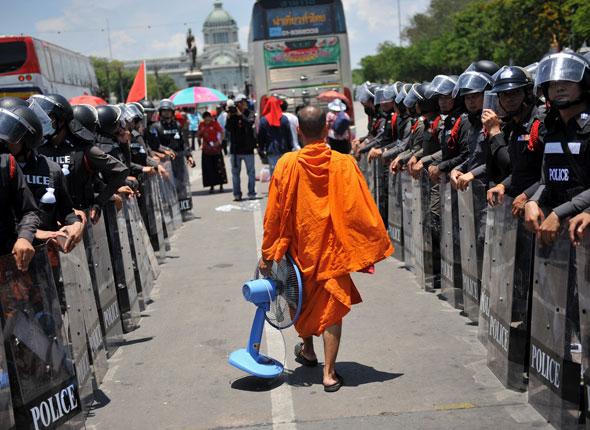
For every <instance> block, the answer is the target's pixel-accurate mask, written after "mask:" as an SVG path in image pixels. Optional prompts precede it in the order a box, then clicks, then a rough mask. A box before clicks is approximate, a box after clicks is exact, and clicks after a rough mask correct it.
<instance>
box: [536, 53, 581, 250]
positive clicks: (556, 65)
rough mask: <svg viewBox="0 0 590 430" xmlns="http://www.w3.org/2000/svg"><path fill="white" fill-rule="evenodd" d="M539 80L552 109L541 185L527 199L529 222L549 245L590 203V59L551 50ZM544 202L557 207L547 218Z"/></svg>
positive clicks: (547, 126) (538, 75)
mask: <svg viewBox="0 0 590 430" xmlns="http://www.w3.org/2000/svg"><path fill="white" fill-rule="evenodd" d="M535 85H536V86H537V87H538V88H540V89H541V90H542V91H543V94H544V96H545V98H546V99H547V101H548V102H549V104H550V106H551V109H550V111H549V112H548V113H547V116H546V118H545V127H546V134H545V138H544V155H543V168H542V177H541V185H540V187H539V189H538V190H537V192H536V193H535V195H534V196H533V197H532V198H531V199H530V201H529V202H527V203H526V206H525V221H526V224H527V226H528V228H529V229H530V230H531V231H534V232H536V233H538V236H539V237H540V239H541V242H543V243H544V244H549V243H552V242H553V241H555V239H556V238H557V235H558V233H559V229H560V226H561V223H562V222H563V221H564V220H565V219H566V218H568V217H570V216H573V215H576V214H578V213H580V212H582V211H584V210H585V209H587V208H588V207H590V169H588V166H590V97H589V93H590V62H589V61H588V60H587V59H586V58H584V57H582V56H581V55H578V54H574V53H565V52H562V53H558V54H551V55H549V56H547V57H545V58H544V59H543V60H541V62H540V63H539V67H538V69H537V75H536V78H535ZM541 207H547V208H549V209H550V210H551V212H550V213H549V215H548V216H547V217H546V218H545V216H544V215H543V212H542V211H541Z"/></svg>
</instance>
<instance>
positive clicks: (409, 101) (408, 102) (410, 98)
mask: <svg viewBox="0 0 590 430" xmlns="http://www.w3.org/2000/svg"><path fill="white" fill-rule="evenodd" d="M417 86H418V84H414V85H413V86H412V89H411V90H410V92H409V93H408V95H407V96H406V98H404V105H405V106H406V107H408V108H413V107H414V106H415V105H416V103H418V100H424V98H423V97H422V96H421V95H420V94H418V91H416V87H417Z"/></svg>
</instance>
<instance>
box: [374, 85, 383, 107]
mask: <svg viewBox="0 0 590 430" xmlns="http://www.w3.org/2000/svg"><path fill="white" fill-rule="evenodd" d="M374 103H375V104H376V105H380V104H381V103H383V88H379V89H377V91H375V102H374Z"/></svg>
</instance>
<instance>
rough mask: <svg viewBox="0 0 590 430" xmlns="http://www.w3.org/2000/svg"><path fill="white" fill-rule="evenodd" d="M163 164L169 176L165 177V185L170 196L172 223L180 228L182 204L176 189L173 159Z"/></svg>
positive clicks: (176, 227) (167, 195) (175, 227)
mask: <svg viewBox="0 0 590 430" xmlns="http://www.w3.org/2000/svg"><path fill="white" fill-rule="evenodd" d="M162 166H164V168H165V169H166V172H167V173H168V176H166V177H165V178H164V187H165V189H166V193H165V195H166V197H167V198H168V204H169V207H170V213H171V216H172V223H173V224H174V229H175V230H178V229H179V228H180V226H181V225H182V216H181V214H180V205H179V204H178V193H177V191H176V177H175V175H174V168H173V166H172V161H170V160H168V161H165V162H164V163H162Z"/></svg>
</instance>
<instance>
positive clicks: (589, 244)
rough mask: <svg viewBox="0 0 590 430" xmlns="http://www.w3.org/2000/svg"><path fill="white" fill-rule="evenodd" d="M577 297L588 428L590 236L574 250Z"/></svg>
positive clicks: (587, 423) (589, 419)
mask: <svg viewBox="0 0 590 430" xmlns="http://www.w3.org/2000/svg"><path fill="white" fill-rule="evenodd" d="M576 259H577V270H576V272H577V276H578V286H579V289H578V296H579V299H580V337H581V339H582V342H581V343H582V369H583V371H584V373H583V377H584V397H585V399H586V401H585V404H586V411H585V415H586V428H587V429H588V428H590V403H588V402H589V397H590V396H589V394H590V370H589V369H590V289H588V286H589V285H590V236H588V234H586V237H585V238H584V240H583V241H582V244H581V245H580V246H578V247H577V248H576Z"/></svg>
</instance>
